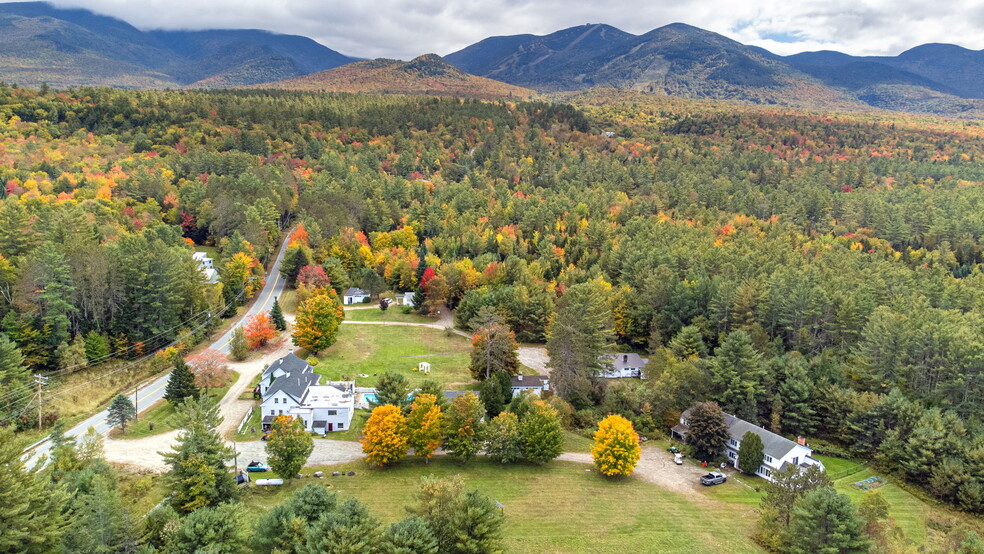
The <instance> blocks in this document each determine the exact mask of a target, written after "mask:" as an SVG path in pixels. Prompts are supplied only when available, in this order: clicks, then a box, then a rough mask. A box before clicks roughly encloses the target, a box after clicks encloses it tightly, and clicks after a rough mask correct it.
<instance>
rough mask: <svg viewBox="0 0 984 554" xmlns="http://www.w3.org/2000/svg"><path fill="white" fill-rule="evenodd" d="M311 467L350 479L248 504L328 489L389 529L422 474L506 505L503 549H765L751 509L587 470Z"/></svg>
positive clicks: (478, 465)
mask: <svg viewBox="0 0 984 554" xmlns="http://www.w3.org/2000/svg"><path fill="white" fill-rule="evenodd" d="M317 469H321V470H323V471H325V472H326V473H327V474H328V475H331V471H342V472H348V471H350V470H351V471H355V472H356V475H355V476H354V477H329V478H326V479H324V480H314V479H303V480H295V481H294V483H293V484H292V485H291V486H290V487H289V488H288V487H284V488H283V489H281V490H255V489H254V490H252V491H251V493H250V494H248V495H247V496H246V497H245V502H246V503H247V505H248V506H249V507H250V508H251V510H253V511H254V513H256V514H259V513H261V512H263V511H266V510H268V509H270V508H272V507H273V506H275V505H277V504H279V503H280V502H282V501H283V500H284V499H285V498H286V497H287V496H288V495H289V494H290V493H291V492H292V491H293V490H296V489H297V488H300V487H301V486H303V485H305V484H307V483H312V482H315V483H319V484H324V483H330V484H331V486H332V489H333V490H337V491H338V492H339V493H340V494H341V495H342V497H343V498H344V497H350V496H351V497H355V498H358V499H359V500H361V501H362V502H364V503H365V504H366V505H367V506H368V507H369V509H370V511H371V512H372V513H373V515H375V516H376V517H378V518H380V519H382V520H383V522H384V523H390V522H393V521H398V520H400V519H402V518H403V517H405V516H406V511H405V506H408V505H410V504H412V503H413V494H414V492H415V491H416V489H417V487H418V484H419V482H420V479H421V478H422V477H424V476H427V475H434V476H439V477H446V476H451V475H454V474H460V475H461V476H462V478H463V479H464V482H465V488H466V490H474V489H478V490H479V491H481V492H483V493H485V494H487V495H489V496H491V497H492V498H494V499H495V500H498V501H499V502H501V503H502V504H503V505H505V514H506V522H505V525H504V537H505V551H506V552H535V553H547V552H613V553H620V554H624V553H629V552H729V553H741V552H762V550H761V549H760V548H759V547H758V546H757V545H755V544H754V543H753V542H752V540H751V539H750V538H748V537H749V535H750V534H751V532H752V528H753V527H754V523H755V517H756V516H755V513H754V511H753V510H751V509H749V508H748V507H745V506H734V505H728V504H724V503H721V502H712V501H708V500H707V499H705V498H703V497H695V498H688V497H685V496H683V495H680V494H676V493H672V492H668V491H666V490H664V489H662V488H660V487H658V486H656V485H652V484H649V483H646V482H644V481H642V480H639V479H634V478H629V479H624V480H614V481H613V480H609V479H606V478H604V477H602V476H601V475H600V474H598V472H597V471H595V470H594V468H593V467H592V466H588V465H584V464H576V463H567V462H556V461H555V462H551V463H549V464H547V465H546V466H543V467H535V466H527V465H507V466H502V465H499V464H495V463H493V462H490V461H488V460H485V459H481V458H479V459H476V460H473V461H472V462H471V463H470V464H468V465H464V466H463V465H460V464H458V463H457V462H455V461H453V460H450V459H447V458H445V457H443V456H438V457H436V458H435V459H434V461H433V462H432V463H430V464H428V465H424V464H423V463H421V462H420V461H418V460H413V459H410V460H405V461H404V462H402V463H400V464H399V465H397V466H396V467H392V468H388V469H381V470H369V469H367V467H366V465H365V464H363V463H356V464H348V465H343V466H333V467H326V468H317ZM305 473H307V471H305Z"/></svg>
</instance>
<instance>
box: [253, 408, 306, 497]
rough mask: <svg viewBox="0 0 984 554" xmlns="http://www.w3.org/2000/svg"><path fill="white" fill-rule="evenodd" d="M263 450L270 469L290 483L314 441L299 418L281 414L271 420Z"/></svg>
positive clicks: (302, 465) (304, 460)
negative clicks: (268, 435)
mask: <svg viewBox="0 0 984 554" xmlns="http://www.w3.org/2000/svg"><path fill="white" fill-rule="evenodd" d="M265 449H266V453H267V456H268V457H269V459H270V469H272V470H273V471H276V472H277V475H280V476H281V477H286V478H287V480H288V481H290V480H291V479H293V478H294V476H295V475H297V472H299V471H300V470H301V468H302V467H304V464H305V463H307V459H308V456H310V455H311V452H313V451H314V439H313V438H311V434H310V433H308V432H307V431H306V430H305V429H304V422H303V421H301V419H300V418H295V417H293V416H288V415H283V414H281V415H278V416H277V417H275V418H274V419H273V426H272V430H271V432H270V438H269V439H268V440H267V442H266V446H265Z"/></svg>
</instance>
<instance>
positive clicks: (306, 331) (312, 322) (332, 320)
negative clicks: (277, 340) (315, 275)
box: [293, 287, 345, 353]
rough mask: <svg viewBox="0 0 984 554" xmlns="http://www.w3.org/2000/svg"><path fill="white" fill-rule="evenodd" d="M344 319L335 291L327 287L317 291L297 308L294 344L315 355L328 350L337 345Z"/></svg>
mask: <svg viewBox="0 0 984 554" xmlns="http://www.w3.org/2000/svg"><path fill="white" fill-rule="evenodd" d="M344 318H345V313H344V312H343V311H342V305H341V304H339V302H338V295H337V294H335V291H334V290H332V289H330V288H327V287H326V288H320V289H317V290H315V291H314V294H313V295H312V296H311V298H308V299H307V300H305V301H304V302H302V303H301V305H300V306H298V307H297V321H296V323H295V324H294V336H293V341H294V344H296V345H297V346H300V347H301V348H304V349H306V350H308V351H310V352H313V353H317V352H320V351H322V350H324V349H325V348H328V347H329V346H331V345H333V344H335V339H336V338H337V336H338V327H339V325H341V323H342V320H343V319H344Z"/></svg>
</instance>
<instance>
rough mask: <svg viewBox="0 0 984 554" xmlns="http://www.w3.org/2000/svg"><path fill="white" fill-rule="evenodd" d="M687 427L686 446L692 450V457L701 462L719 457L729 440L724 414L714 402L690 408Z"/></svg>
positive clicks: (701, 403)
mask: <svg viewBox="0 0 984 554" xmlns="http://www.w3.org/2000/svg"><path fill="white" fill-rule="evenodd" d="M687 425H688V430H687V444H689V445H690V446H692V447H693V448H694V456H695V457H696V458H697V459H698V460H701V461H703V462H710V461H712V460H714V459H715V458H717V457H718V456H720V455H721V453H722V452H724V447H725V445H726V444H728V439H729V438H731V437H730V435H729V434H728V426H727V424H725V422H724V414H723V413H722V412H721V408H720V407H719V406H718V405H717V403H716V402H698V403H696V404H694V405H693V407H691V408H690V415H689V417H688V419H687Z"/></svg>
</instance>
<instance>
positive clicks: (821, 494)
mask: <svg viewBox="0 0 984 554" xmlns="http://www.w3.org/2000/svg"><path fill="white" fill-rule="evenodd" d="M863 527H864V521H863V520H862V519H861V518H859V517H858V514H857V510H855V508H854V505H853V504H851V499H850V498H848V497H847V496H846V495H843V494H838V493H837V492H836V491H835V490H834V489H833V487H820V488H817V489H815V490H811V491H809V492H807V493H806V494H804V495H803V497H802V498H801V499H800V500H798V501H797V502H796V504H795V505H794V506H793V511H792V516H791V517H790V520H789V529H788V530H787V531H786V543H787V545H788V546H787V548H785V549H784V551H785V552H790V553H791V554H814V553H818V554H850V553H854V552H857V553H866V552H868V549H869V548H870V541H869V540H868V538H867V537H866V536H865V534H864V532H863V530H862V528H863Z"/></svg>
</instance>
